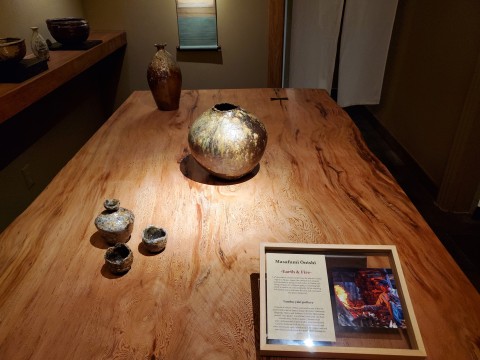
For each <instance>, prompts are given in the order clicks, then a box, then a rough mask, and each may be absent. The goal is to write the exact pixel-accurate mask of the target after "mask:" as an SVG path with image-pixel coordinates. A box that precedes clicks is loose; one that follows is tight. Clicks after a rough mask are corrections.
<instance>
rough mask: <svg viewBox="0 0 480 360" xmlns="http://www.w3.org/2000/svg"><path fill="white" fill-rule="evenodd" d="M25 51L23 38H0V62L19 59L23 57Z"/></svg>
mask: <svg viewBox="0 0 480 360" xmlns="http://www.w3.org/2000/svg"><path fill="white" fill-rule="evenodd" d="M26 52H27V49H26V47H25V40H24V39H20V38H8V37H7V38H0V62H2V63H3V62H17V61H20V60H22V59H23V58H24V56H25V54H26Z"/></svg>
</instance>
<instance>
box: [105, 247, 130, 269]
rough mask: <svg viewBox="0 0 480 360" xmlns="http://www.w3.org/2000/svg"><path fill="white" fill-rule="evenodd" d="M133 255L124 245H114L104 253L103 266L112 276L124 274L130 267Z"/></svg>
mask: <svg viewBox="0 0 480 360" xmlns="http://www.w3.org/2000/svg"><path fill="white" fill-rule="evenodd" d="M132 263H133V253H132V250H130V248H129V247H128V246H127V245H126V244H121V243H118V244H115V246H112V247H109V248H108V249H107V252H106V253H105V264H106V265H107V267H108V268H109V270H110V271H111V272H112V273H113V274H123V273H126V272H127V271H128V270H130V268H131V267H132Z"/></svg>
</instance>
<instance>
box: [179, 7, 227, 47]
mask: <svg viewBox="0 0 480 360" xmlns="http://www.w3.org/2000/svg"><path fill="white" fill-rule="evenodd" d="M176 3H177V23H178V39H179V45H178V48H177V49H178V50H220V46H218V31H217V3H216V0H176Z"/></svg>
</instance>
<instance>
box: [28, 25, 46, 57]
mask: <svg viewBox="0 0 480 360" xmlns="http://www.w3.org/2000/svg"><path fill="white" fill-rule="evenodd" d="M30 29H32V38H31V41H30V47H31V48H32V52H33V54H34V55H35V56H36V57H37V58H39V59H41V60H48V59H50V53H49V51H48V45H47V42H46V41H45V39H44V38H43V36H42V35H40V33H39V32H38V27H36V26H35V27H31V28H30Z"/></svg>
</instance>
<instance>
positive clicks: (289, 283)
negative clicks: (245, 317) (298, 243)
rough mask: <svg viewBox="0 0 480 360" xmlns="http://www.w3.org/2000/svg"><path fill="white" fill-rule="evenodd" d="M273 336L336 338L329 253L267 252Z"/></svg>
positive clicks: (269, 330)
mask: <svg viewBox="0 0 480 360" xmlns="http://www.w3.org/2000/svg"><path fill="white" fill-rule="evenodd" d="M266 268H267V271H266V272H267V334H268V335H267V336H268V338H269V339H283V340H300V341H304V342H306V343H309V342H312V341H332V342H334V341H335V330H334V326H333V314H332V305H331V302H330V291H329V288H328V277H327V266H326V263H325V255H319V254H291V253H273V252H272V253H266Z"/></svg>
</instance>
